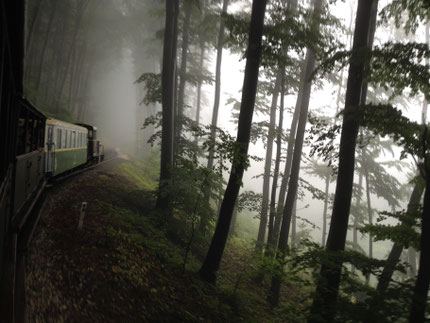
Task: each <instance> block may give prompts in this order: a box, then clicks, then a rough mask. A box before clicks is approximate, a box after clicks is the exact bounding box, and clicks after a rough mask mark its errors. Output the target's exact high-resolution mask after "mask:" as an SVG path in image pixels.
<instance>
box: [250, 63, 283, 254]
mask: <svg viewBox="0 0 430 323" xmlns="http://www.w3.org/2000/svg"><path fill="white" fill-rule="evenodd" d="M281 79H282V68H278V72H277V74H276V80H275V87H274V89H273V95H272V105H271V107H270V122H269V129H268V136H267V146H266V157H265V163H264V175H263V198H262V203H261V212H260V226H259V228H258V236H257V244H256V246H255V251H256V252H257V253H261V252H262V251H263V245H264V240H265V236H266V227H267V211H268V208H269V193H270V169H271V166H272V154H273V139H274V138H275V126H276V107H277V105H278V93H279V88H280V85H281Z"/></svg>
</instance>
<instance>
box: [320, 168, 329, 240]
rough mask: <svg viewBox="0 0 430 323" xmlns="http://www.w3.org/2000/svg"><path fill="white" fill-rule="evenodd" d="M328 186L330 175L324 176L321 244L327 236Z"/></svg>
mask: <svg viewBox="0 0 430 323" xmlns="http://www.w3.org/2000/svg"><path fill="white" fill-rule="evenodd" d="M329 188H330V175H326V177H325V189H324V211H323V227H322V241H321V246H322V247H324V246H325V241H326V236H327V209H328V199H329Z"/></svg>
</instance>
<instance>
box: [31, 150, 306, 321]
mask: <svg viewBox="0 0 430 323" xmlns="http://www.w3.org/2000/svg"><path fill="white" fill-rule="evenodd" d="M155 180H156V170H155V169H154V168H153V167H152V166H151V164H150V163H148V162H143V161H134V160H126V159H119V158H118V159H115V160H113V161H110V162H108V163H105V164H103V165H101V166H100V167H96V168H95V169H92V170H89V171H87V172H84V173H82V174H79V175H76V176H74V177H72V178H69V179H67V180H66V181H64V182H62V183H59V184H56V185H55V186H54V188H52V189H51V192H49V194H48V197H47V201H46V203H45V207H44V210H43V215H42V218H41V220H40V223H39V225H38V228H37V229H36V233H35V238H34V241H33V242H32V245H31V247H30V249H29V251H28V254H27V260H26V274H27V276H26V303H27V305H26V306H27V313H28V318H29V321H30V322H153V321H156V322H198V321H203V322H221V321H227V322H235V321H245V322H276V321H285V319H286V318H287V317H288V316H289V315H291V311H293V312H296V313H295V314H294V315H293V316H294V317H295V318H297V317H298V316H300V315H298V314H297V313H300V311H301V310H302V308H301V307H302V305H299V306H296V305H294V306H293V307H294V308H291V307H289V306H288V307H289V308H286V307H285V306H284V307H281V308H280V309H278V310H277V311H272V310H271V309H270V307H269V306H268V304H267V302H266V301H265V293H262V288H261V287H258V286H255V284H252V281H251V278H250V276H249V275H248V272H249V270H250V268H249V259H248V258H249V257H250V256H249V255H250V253H251V245H249V244H245V243H243V242H241V241H240V240H239V239H237V238H232V239H229V243H228V245H227V248H226V254H225V255H224V261H223V264H222V267H221V270H220V274H219V276H218V284H217V287H215V286H212V285H209V284H206V283H203V282H201V281H200V280H199V279H198V276H197V275H196V274H195V273H196V271H197V270H198V268H199V266H200V264H201V260H202V257H203V256H204V252H205V250H206V247H205V246H202V245H199V244H194V247H193V252H192V254H191V255H190V256H189V257H188V258H187V265H186V267H185V269H186V270H184V253H185V246H184V243H183V242H182V243H181V242H180V241H179V240H178V239H176V238H175V236H172V235H171V234H168V233H167V232H168V230H166V229H165V228H164V227H163V226H162V225H160V221H159V219H158V218H157V217H156V216H155V215H154V212H152V210H153V205H154V198H153V191H154V189H155V188H156V186H155V183H156V182H155ZM84 201H85V202H87V203H88V205H87V209H86V214H85V217H84V221H83V228H82V229H81V230H78V229H77V226H78V222H79V214H80V207H81V203H82V202H84ZM197 245H198V246H199V247H197ZM264 289H266V287H264ZM288 294H290V297H292V295H291V294H294V293H288ZM295 297H298V299H297V302H294V303H296V304H300V295H296V296H295ZM285 313H289V314H285ZM294 321H295V320H294Z"/></svg>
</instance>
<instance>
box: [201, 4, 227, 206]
mask: <svg viewBox="0 0 430 323" xmlns="http://www.w3.org/2000/svg"><path fill="white" fill-rule="evenodd" d="M228 1H229V0H223V3H222V14H221V17H220V21H219V32H218V43H217V54H216V67H215V97H214V108H213V112H212V121H211V126H212V129H211V137H210V143H211V146H212V147H213V145H214V144H215V136H216V131H215V127H216V126H217V124H218V112H219V103H220V95H221V62H222V49H223V46H224V37H225V21H224V17H223V16H222V15H223V14H226V13H227V8H228ZM214 153H215V152H214V150H213V149H211V150H210V151H209V158H208V164H207V168H208V169H209V170H212V168H213V164H214ZM209 189H210V188H209ZM209 196H210V194H209V195H207V197H206V198H207V199H209Z"/></svg>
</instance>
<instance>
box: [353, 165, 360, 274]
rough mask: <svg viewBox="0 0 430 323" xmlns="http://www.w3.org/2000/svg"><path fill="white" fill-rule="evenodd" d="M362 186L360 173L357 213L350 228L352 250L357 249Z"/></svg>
mask: <svg viewBox="0 0 430 323" xmlns="http://www.w3.org/2000/svg"><path fill="white" fill-rule="evenodd" d="M362 187H363V174H362V173H360V174H359V175H358V191H357V200H356V204H355V205H356V208H357V213H356V214H354V224H353V228H352V246H353V249H354V250H358V217H359V215H360V204H361V188H362ZM351 271H352V273H353V274H354V273H355V267H354V266H352V268H351Z"/></svg>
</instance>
